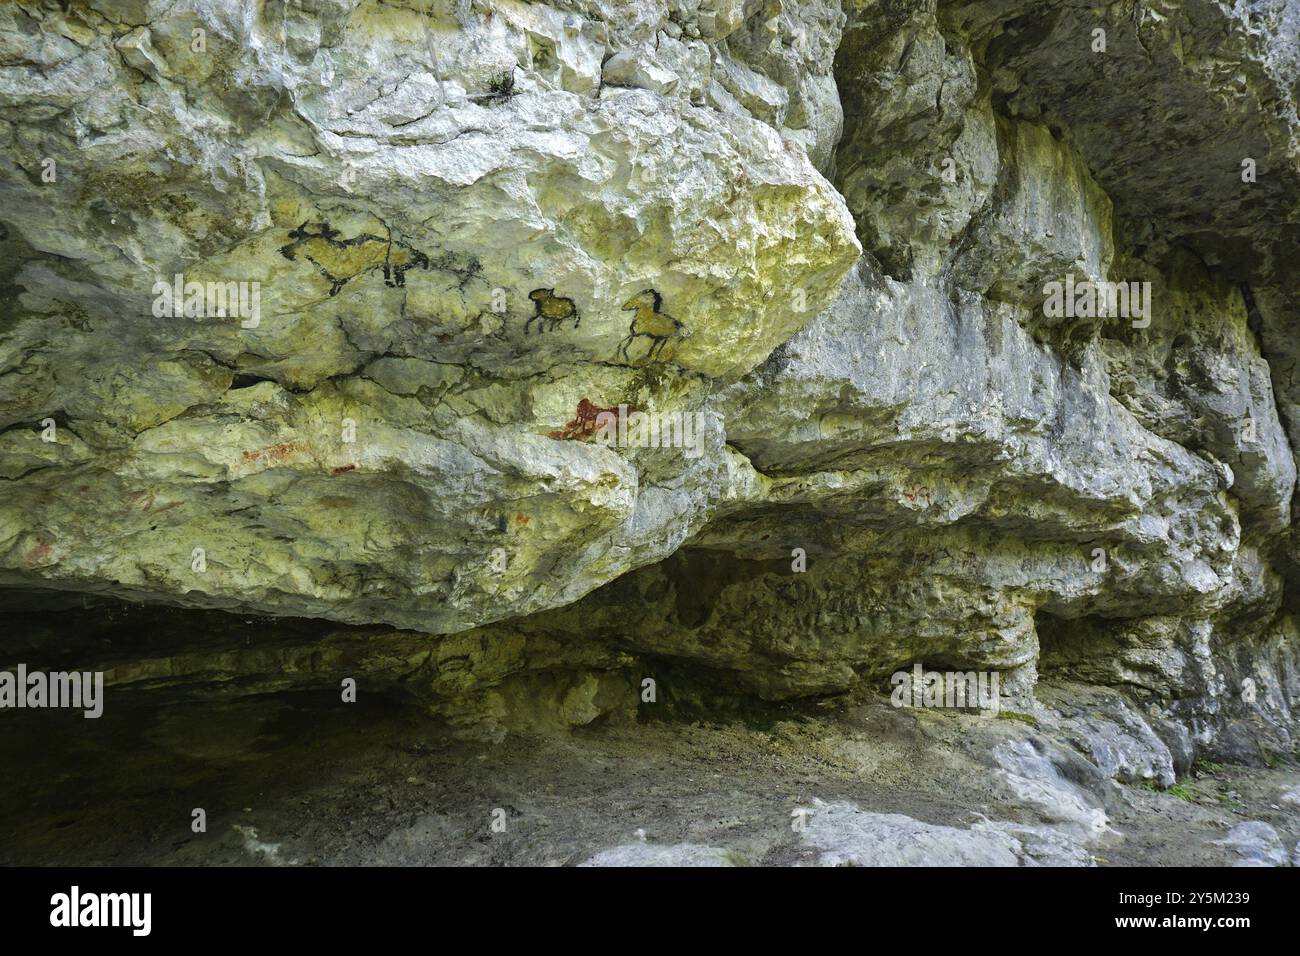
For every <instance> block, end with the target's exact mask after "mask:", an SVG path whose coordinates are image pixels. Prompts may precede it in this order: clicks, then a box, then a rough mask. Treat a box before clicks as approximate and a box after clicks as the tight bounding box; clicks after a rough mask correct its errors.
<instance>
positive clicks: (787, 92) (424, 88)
mask: <svg viewBox="0 0 1300 956" xmlns="http://www.w3.org/2000/svg"><path fill="white" fill-rule="evenodd" d="M1298 82H1300V3H1297V2H1296V0H1253V2H1250V3H1245V2H1241V3H1235V4H1228V3H1223V2H1218V0H1117V2H1113V3H1108V4H1103V5H1096V4H1088V3H1083V2H1082V0H1035V2H1029V0H973V2H949V0H842V2H841V3H837V2H834V0H636V2H633V3H615V2H604V0H584V2H579V0H550V2H548V3H544V4H543V3H528V2H520V0H482V2H479V0H475V2H469V0H463V2H456V3H453V2H450V0H428V2H427V3H426V2H424V0H383V2H380V0H300V2H289V0H259V2H250V0H192V2H191V0H179V2H177V0H84V2H76V3H56V2H52V0H20V2H18V3H16V4H9V5H6V6H4V7H3V8H0V118H3V121H4V122H3V125H0V142H2V144H3V155H2V157H0V586H3V588H4V589H5V591H4V592H0V593H3V597H0V600H3V601H4V602H5V606H6V607H7V608H9V609H10V617H9V620H10V622H11V624H12V625H13V627H12V628H11V632H12V634H13V637H12V638H11V639H9V640H8V641H7V642H6V641H0V657H2V658H4V661H3V662H0V663H8V662H15V663H16V662H17V661H19V660H20V659H22V658H23V656H24V655H26V657H27V659H29V660H33V661H34V660H37V659H41V660H49V661H52V662H58V661H62V660H68V661H71V660H74V659H75V660H76V661H77V662H78V666H82V667H91V666H96V667H99V668H101V669H105V670H106V671H107V673H108V686H109V689H110V693H112V692H115V689H116V690H120V691H123V692H125V691H127V690H130V689H133V688H149V689H152V690H154V691H157V692H160V693H164V692H165V693H180V694H182V695H198V696H202V695H204V694H212V693H226V692H230V691H234V692H236V693H240V694H245V693H246V694H258V693H266V692H272V691H282V690H285V689H287V688H292V687H310V686H336V685H337V682H338V679H339V676H340V674H345V673H346V674H354V675H355V676H357V677H358V678H359V679H361V680H363V681H369V682H370V684H371V685H372V686H382V687H384V688H388V689H392V690H399V689H400V690H403V691H406V692H409V693H411V694H413V695H415V697H416V698H417V699H418V700H419V701H420V702H421V703H422V705H423V706H425V707H427V708H428V709H430V710H431V711H432V712H433V713H435V714H437V715H439V716H440V717H441V718H443V719H445V720H447V721H448V722H449V723H450V724H451V725H452V726H453V727H454V728H455V729H456V731H457V732H458V733H461V734H465V735H468V736H471V737H475V736H478V737H484V736H485V737H489V738H495V739H500V737H501V736H502V735H503V734H504V733H505V732H507V731H510V730H536V729H539V728H567V727H576V726H583V725H587V724H590V723H592V722H593V721H597V720H598V719H605V720H612V721H615V722H617V721H619V720H627V721H631V720H635V719H636V718H637V716H638V714H639V713H642V714H643V713H644V708H645V701H644V699H643V696H642V687H643V680H644V679H645V678H646V677H647V675H653V677H654V679H655V681H656V683H657V687H658V691H659V694H660V703H661V704H662V706H664V707H665V708H669V709H671V708H676V709H678V711H680V712H681V713H703V714H706V715H707V714H709V713H714V714H716V713H721V712H726V711H727V709H728V708H737V707H747V706H768V705H778V704H781V703H782V702H807V701H810V700H816V699H821V698H827V697H830V698H835V699H840V698H841V697H842V695H849V696H850V697H852V698H854V699H864V698H873V697H884V696H886V695H888V693H889V691H890V675H891V674H894V673H895V672H899V671H902V670H906V669H908V668H910V667H912V666H913V664H915V663H918V662H921V663H923V664H924V665H925V666H927V667H934V668H939V669H941V670H944V669H955V670H959V671H970V670H975V671H996V672H998V673H999V674H1000V675H1001V678H1002V684H1001V688H1002V695H1003V698H1004V706H1005V707H1007V708H1014V709H1015V710H1017V711H1022V712H1026V713H1030V712H1032V713H1037V714H1038V718H1037V719H1038V720H1039V721H1040V722H1047V723H1051V722H1053V721H1056V720H1058V719H1059V720H1060V721H1062V722H1063V723H1062V724H1061V727H1063V728H1065V729H1064V730H1063V732H1068V733H1069V734H1070V735H1072V740H1073V741H1074V743H1075V744H1076V746H1077V748H1078V749H1079V751H1080V753H1082V754H1083V755H1084V756H1085V757H1086V758H1087V760H1088V761H1089V762H1090V764H1089V765H1090V766H1095V767H1098V768H1100V770H1101V771H1102V773H1103V774H1104V775H1105V776H1108V777H1113V778H1116V779H1121V780H1127V781H1129V782H1138V781H1142V780H1147V781H1153V782H1155V783H1156V784H1158V785H1159V786H1162V787H1166V786H1170V785H1172V784H1173V783H1174V781H1175V779H1177V777H1178V775H1179V774H1182V773H1185V772H1186V771H1187V770H1188V768H1189V767H1191V765H1192V762H1193V761H1194V760H1195V759H1197V758H1198V757H1201V758H1203V759H1209V758H1218V759H1225V758H1231V759H1236V760H1242V761H1245V762H1258V761H1260V760H1263V759H1265V758H1266V757H1267V756H1268V755H1269V754H1289V753H1291V752H1292V751H1293V750H1294V749H1295V748H1296V746H1297V740H1298V739H1300V738H1297V736H1296V735H1297V733H1300V725H1298V724H1297V719H1298V718H1300V714H1298V713H1297V708H1300V617H1298V616H1297V615H1298V614H1300V551H1298V550H1297V541H1296V538H1295V534H1294V531H1293V528H1292V513H1293V493H1294V489H1295V486H1296V477H1297V472H1296V454H1295V449H1296V448H1297V447H1300V334H1298V333H1297V315H1298V314H1300V117H1298V115H1297V109H1298V108H1300V86H1298ZM1098 290H1100V294H1097V293H1098ZM1053 295H1056V297H1057V299H1056V305H1055V307H1054V306H1053V305H1052V303H1051V302H1050V300H1051V298H1052V296H1053ZM1108 296H1109V297H1110V300H1109V301H1108ZM1108 305H1109V306H1111V308H1107V306H1108ZM631 420H634V421H633V425H634V426H635V425H642V424H645V423H647V422H654V423H656V426H661V427H657V428H656V430H654V431H645V430H642V431H638V430H637V429H636V428H635V427H633V428H632V429H631V430H630V432H629V428H628V425H629V421H631ZM673 428H675V429H676V430H677V431H676V432H675V436H674V437H675V438H676V439H677V440H676V441H674V440H671V439H670V437H669V436H670V435H673V431H672V430H673ZM602 429H603V431H602ZM620 429H622V430H621V431H620ZM629 433H630V434H631V435H632V437H630V438H629V437H628V436H629ZM684 434H686V435H687V438H686V440H681V439H683V435H684ZM610 436H615V438H614V440H601V439H602V437H606V438H609V437H610ZM123 602H125V604H123ZM128 605H129V606H131V607H134V606H135V605H143V607H135V608H134V610H131V609H129V608H128V607H127V606H128ZM67 608H76V609H80V610H79V611H78V614H77V616H76V617H75V621H76V624H75V627H74V626H72V625H70V624H66V623H60V622H61V621H65V622H66V621H69V620H72V618H68V617H67V616H66V609H67ZM97 608H98V609H101V610H100V611H96V610H95V609H97ZM203 611H207V612H229V613H230V614H235V615H239V616H240V617H239V619H238V620H240V621H244V620H250V621H255V622H256V623H255V624H253V625H249V626H248V627H244V625H237V627H238V628H239V629H240V630H239V634H238V635H237V636H236V635H235V634H234V633H232V632H230V631H228V630H226V629H225V627H224V626H223V625H220V624H213V623H212V622H213V621H214V620H216V619H217V618H218V617H220V616H221V615H215V614H212V613H207V614H204V613H200V612H203ZM61 615H62V616H61ZM121 615H125V616H126V617H125V620H127V621H144V622H146V624H144V625H142V626H143V627H145V630H146V631H147V632H148V633H149V634H151V635H152V637H151V638H150V639H149V640H148V641H144V640H140V641H133V640H131V639H129V638H127V637H126V632H129V631H130V627H119V626H117V625H116V624H114V623H113V622H114V621H118V622H120V621H121V620H123V618H122V617H121ZM169 615H170V616H169ZM303 619H311V621H305V620H303ZM169 620H170V621H173V622H178V623H176V624H175V625H172V626H169V625H168V624H167V623H166V622H168V621H169ZM232 620H233V618H232ZM180 622H193V623H180ZM235 626H236V625H232V627H235ZM69 647H71V650H67V648H69ZM61 655H62V656H61ZM1098 701H1104V703H1098ZM1004 762H1005V761H1004ZM1008 772H1010V771H1008ZM828 806H831V804H828ZM856 813H857V811H855V810H853V809H852V808H845V807H844V806H843V805H841V804H838V803H836V804H833V812H831V811H827V813H826V814H825V815H824V816H823V820H824V821H825V822H824V823H823V824H822V825H820V826H819V828H817V829H815V830H814V831H813V833H814V835H815V836H816V838H817V840H820V841H822V842H821V844H819V845H822V846H823V849H825V850H826V852H827V853H830V854H831V855H832V856H833V857H834V858H835V859H837V860H842V859H853V858H854V852H857V851H849V850H844V849H843V848H842V846H840V841H841V840H842V832H843V831H845V828H847V830H853V829H854V828H858V827H862V826H867V825H868V824H867V823H864V822H863V820H865V819H866V817H865V816H861V817H860V816H855V815H854V814H856ZM867 816H870V815H867ZM876 817H879V819H876ZM907 819H908V818H906V817H903V818H902V820H903V821H906V820H907ZM832 823H833V826H832ZM912 823H913V824H915V823H916V822H915V821H912ZM871 825H872V826H882V827H885V828H886V829H889V828H897V827H902V828H903V830H905V831H906V830H907V829H908V826H907V825H906V824H904V823H902V822H900V821H899V820H895V819H892V818H886V817H881V816H880V815H876V816H875V817H872V821H871ZM835 827H838V828H839V829H838V830H836V829H835ZM916 827H920V828H921V829H920V830H916V831H915V832H917V833H922V832H923V833H925V834H930V835H931V836H932V835H933V833H932V831H931V830H930V829H928V827H929V825H928V824H916ZM828 828H829V829H828ZM913 829H915V828H913ZM890 832H893V831H892V830H890ZM908 832H911V831H908ZM933 832H938V831H933ZM961 832H962V833H965V832H966V831H964V830H963V831H961ZM973 832H974V831H972V833H973ZM989 833H990V834H992V836H986V837H981V838H980V840H976V838H975V837H974V836H971V837H969V839H970V840H971V841H974V842H972V844H971V845H972V846H977V845H978V849H973V850H971V851H970V852H971V854H972V855H973V858H975V859H983V858H985V857H989V856H990V855H991V856H992V857H997V858H999V859H1000V858H1001V857H1003V856H1005V857H1006V858H1007V859H1009V860H1015V859H1018V858H1019V857H1020V856H1023V853H1024V852H1025V851H1024V848H1023V846H1022V841H1023V840H1024V839H1026V838H1025V837H1024V834H1023V833H1019V831H1016V832H1012V831H1011V830H1006V829H1005V828H1003V829H999V828H998V827H994V828H993V830H990V831H989ZM1017 834H1019V835H1017ZM931 836H926V839H929V838H931ZM933 838H935V839H938V837H933ZM963 839H966V838H965V837H963ZM1035 839H1037V838H1035ZM990 840H991V841H992V842H989V841H990ZM981 841H982V842H981ZM684 845H685V846H687V849H688V850H689V853H688V854H687V855H688V856H692V858H693V857H700V858H702V859H713V858H714V857H715V856H718V855H719V854H721V853H722V851H720V850H716V849H714V848H710V847H707V846H697V845H695V844H691V843H686V844H684ZM1053 846H1055V845H1053ZM827 848H829V849H827ZM1058 851H1059V852H1058ZM609 852H610V854H612V855H613V858H617V859H621V858H622V857H620V853H622V854H623V855H624V856H627V855H629V854H630V858H639V857H638V854H639V853H640V851H627V850H624V851H619V850H610V851H609ZM684 852H685V851H684ZM1072 854H1075V850H1073V849H1069V848H1067V849H1066V850H1060V848H1059V847H1056V848H1055V849H1052V850H1051V852H1050V853H1049V854H1048V856H1049V858H1051V859H1053V860H1060V859H1064V860H1067V861H1068V860H1070V859H1072ZM651 855H653V854H651Z"/></svg>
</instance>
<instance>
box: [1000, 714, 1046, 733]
mask: <svg viewBox="0 0 1300 956" xmlns="http://www.w3.org/2000/svg"><path fill="white" fill-rule="evenodd" d="M998 720H1018V721H1020V722H1021V723H1022V724H1028V725H1029V726H1031V727H1033V728H1034V729H1035V730H1037V729H1038V718H1037V717H1035V716H1034V715H1033V714H1022V713H1020V711H1018V710H999V711H998Z"/></svg>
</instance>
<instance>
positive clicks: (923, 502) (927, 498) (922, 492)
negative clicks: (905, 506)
mask: <svg viewBox="0 0 1300 956" xmlns="http://www.w3.org/2000/svg"><path fill="white" fill-rule="evenodd" d="M903 497H904V498H906V499H907V500H908V501H909V502H910V503H911V504H912V505H913V507H917V506H919V507H921V508H928V507H930V505H932V504H934V496H933V493H932V492H931V491H930V489H929V488H927V487H925V486H924V485H913V486H912V487H911V488H908V489H906V490H905V491H904V492H903Z"/></svg>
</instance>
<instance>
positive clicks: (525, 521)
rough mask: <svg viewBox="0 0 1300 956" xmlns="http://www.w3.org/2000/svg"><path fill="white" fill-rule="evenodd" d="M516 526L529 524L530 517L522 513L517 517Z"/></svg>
mask: <svg viewBox="0 0 1300 956" xmlns="http://www.w3.org/2000/svg"><path fill="white" fill-rule="evenodd" d="M515 524H528V515H526V514H524V513H523V512H522V511H521V512H519V513H518V514H517V515H515Z"/></svg>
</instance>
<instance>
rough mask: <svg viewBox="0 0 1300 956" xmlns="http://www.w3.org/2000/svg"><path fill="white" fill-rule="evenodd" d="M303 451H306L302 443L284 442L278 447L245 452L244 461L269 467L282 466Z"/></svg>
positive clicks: (273, 446)
mask: <svg viewBox="0 0 1300 956" xmlns="http://www.w3.org/2000/svg"><path fill="white" fill-rule="evenodd" d="M302 451H304V447H303V443H302V442H300V441H282V442H280V443H279V444H278V445H272V446H271V447H270V448H262V449H258V450H257V451H246V452H244V461H245V462H246V463H265V464H267V465H268V466H270V465H281V464H284V462H286V461H288V460H289V459H290V458H292V457H293V456H294V455H297V454H299V453H301V452H302Z"/></svg>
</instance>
